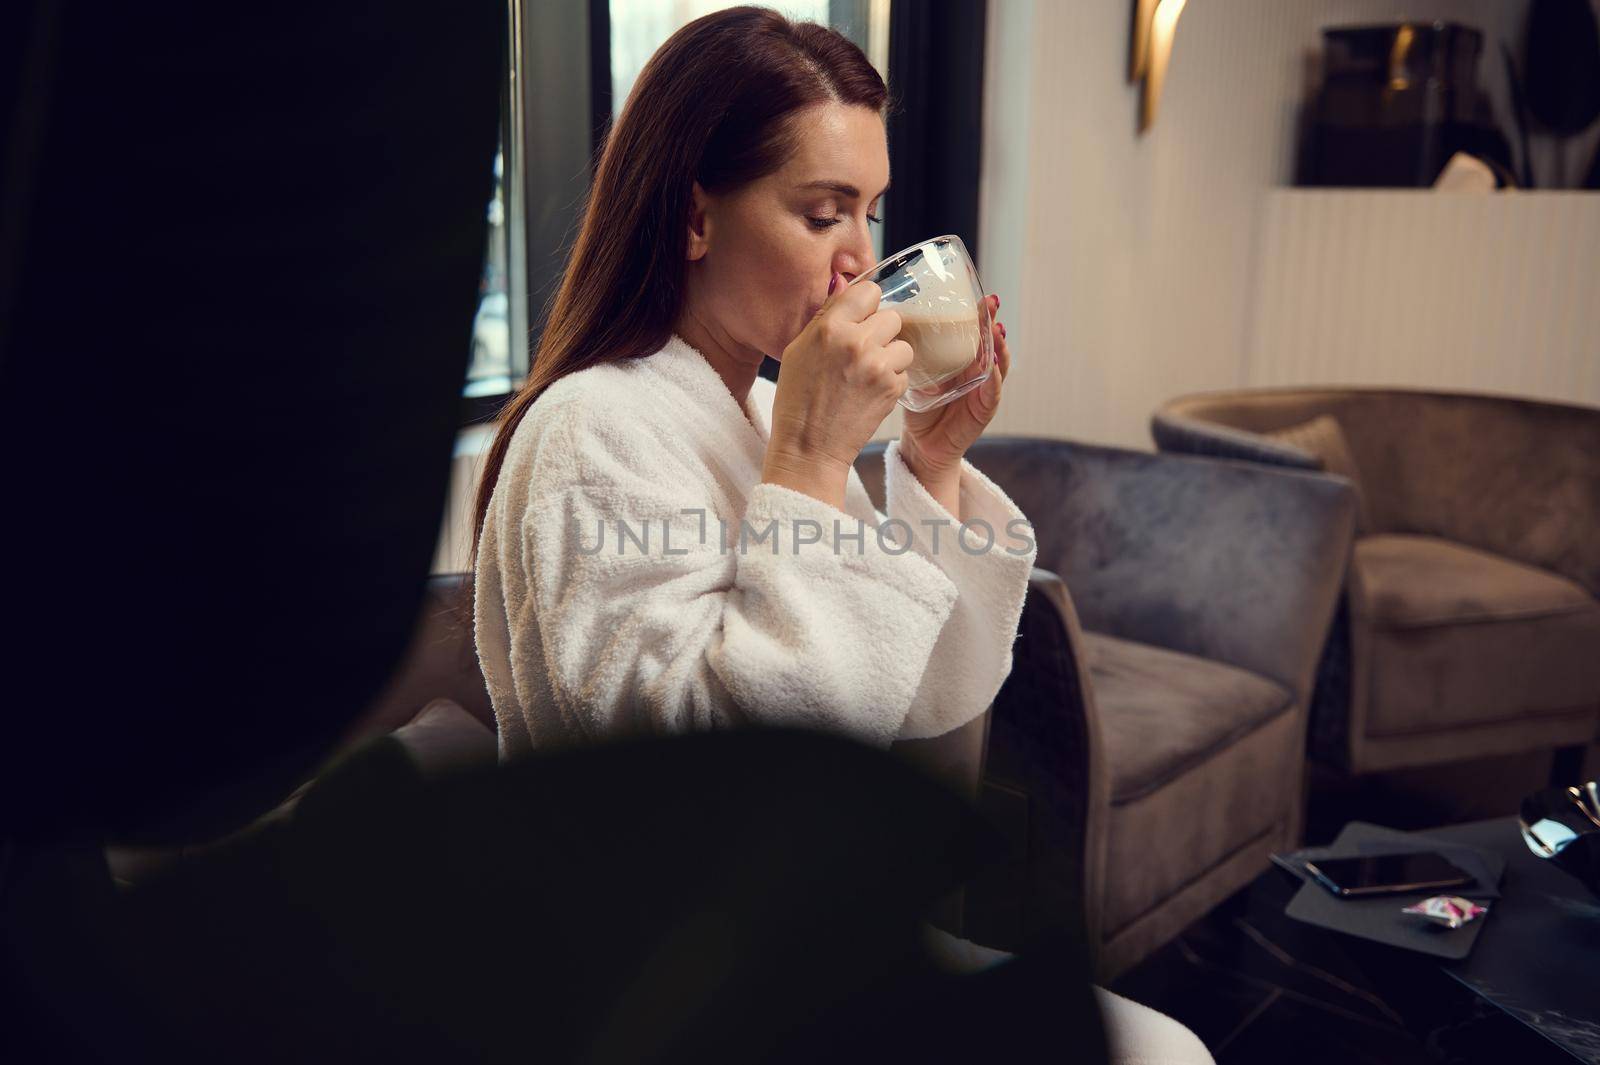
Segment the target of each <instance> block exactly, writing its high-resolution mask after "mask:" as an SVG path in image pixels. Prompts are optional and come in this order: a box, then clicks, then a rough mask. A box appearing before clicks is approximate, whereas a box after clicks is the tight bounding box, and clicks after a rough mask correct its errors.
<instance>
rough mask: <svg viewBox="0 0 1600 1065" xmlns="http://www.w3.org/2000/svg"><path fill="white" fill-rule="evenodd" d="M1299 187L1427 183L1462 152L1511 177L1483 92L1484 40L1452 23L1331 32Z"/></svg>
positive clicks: (1326, 35) (1327, 34) (1507, 157)
mask: <svg viewBox="0 0 1600 1065" xmlns="http://www.w3.org/2000/svg"><path fill="white" fill-rule="evenodd" d="M1322 38H1323V54H1322V86H1321V88H1320V90H1319V91H1318V93H1317V96H1316V98H1315V100H1314V101H1313V102H1312V104H1311V107H1310V116H1309V119H1310V121H1309V122H1308V129H1307V144H1306V152H1305V158H1304V161H1303V166H1302V173H1301V178H1300V184H1302V185H1334V186H1340V185H1343V186H1351V185H1354V186H1390V187H1426V186H1429V185H1432V184H1433V182H1434V179H1435V178H1437V177H1438V176H1439V172H1440V171H1441V170H1442V169H1444V165H1445V163H1447V162H1448V161H1449V160H1450V157H1451V156H1452V155H1454V154H1455V153H1456V152H1466V153H1467V154H1469V155H1474V156H1477V157H1478V158H1480V159H1483V160H1484V161H1485V162H1487V163H1489V164H1490V165H1491V166H1492V167H1493V168H1495V169H1496V170H1497V172H1499V173H1500V174H1503V175H1508V174H1510V173H1511V172H1512V160H1511V147H1510V144H1509V143H1508V142H1507V141H1506V138H1505V136H1504V135H1503V134H1502V133H1501V132H1500V130H1499V129H1498V128H1497V127H1496V126H1495V122H1494V114H1493V110H1492V108H1491V106H1490V103H1489V99H1488V97H1487V96H1486V95H1485V94H1484V93H1483V91H1482V90H1481V89H1480V88H1479V86H1478V81H1477V65H1478V57H1479V55H1480V54H1481V53H1482V51H1483V34H1481V33H1480V32H1478V31H1477V30H1475V29H1473V28H1471V27H1469V26H1461V25H1457V24H1455V23H1448V22H1434V23H1421V22H1402V23H1397V24H1394V25H1383V26H1353V27H1340V28H1335V29H1325V30H1323V31H1322Z"/></svg>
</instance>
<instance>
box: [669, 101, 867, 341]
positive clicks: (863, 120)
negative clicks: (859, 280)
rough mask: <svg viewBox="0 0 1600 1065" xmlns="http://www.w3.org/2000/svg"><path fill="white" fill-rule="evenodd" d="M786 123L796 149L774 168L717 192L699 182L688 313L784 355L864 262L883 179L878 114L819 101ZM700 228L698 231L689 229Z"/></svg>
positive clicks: (714, 331)
mask: <svg viewBox="0 0 1600 1065" xmlns="http://www.w3.org/2000/svg"><path fill="white" fill-rule="evenodd" d="M792 121H793V122H794V123H795V127H796V133H797V135H798V138H797V139H798V144H799V147H798V149H797V150H796V151H795V153H794V155H793V156H792V157H791V158H790V159H789V161H788V162H787V163H785V164H784V165H783V166H782V167H781V168H779V169H778V170H777V171H775V172H774V173H771V174H768V175H767V176H766V177H763V178H760V179H758V180H756V181H753V182H751V183H750V184H749V185H746V186H745V187H743V188H741V189H737V190H735V191H733V192H730V193H727V194H725V195H721V196H704V195H702V194H701V193H700V192H699V187H698V186H696V197H695V198H696V201H697V206H701V207H703V213H701V212H699V211H697V212H696V217H695V218H694V219H693V220H692V221H691V226H690V247H689V258H690V259H691V262H690V263H689V282H688V313H689V314H691V315H693V316H695V317H696V318H697V319H698V320H699V324H700V325H701V326H702V327H703V328H705V329H707V330H708V331H709V332H710V333H711V335H713V336H715V337H717V338H718V340H719V342H722V343H724V344H725V345H726V346H727V347H728V348H729V349H737V350H742V351H747V352H751V353H761V354H766V355H771V356H772V357H774V358H778V357H781V356H782V354H783V349H784V348H785V347H787V346H788V344H789V342H790V341H791V340H793V339H794V338H795V337H796V336H798V335H799V334H800V331H801V330H802V329H804V328H805V325H806V323H807V322H809V321H810V320H811V317H812V316H813V315H814V314H816V312H817V309H818V308H819V307H821V306H822V303H823V301H824V300H826V299H827V296H828V282H829V280H830V279H831V278H832V276H833V274H834V273H835V272H838V273H841V274H843V275H844V278H845V280H846V281H848V280H850V279H851V278H853V277H855V276H856V275H858V274H861V273H864V272H866V271H867V270H870V269H871V268H872V267H873V265H874V264H875V263H876V259H875V257H874V255H873V252H872V233H871V231H870V230H869V228H868V227H869V225H871V224H872V223H871V221H870V219H872V218H873V217H875V216H876V215H877V212H878V201H879V200H880V199H881V198H882V196H883V193H884V191H885V190H886V189H887V188H888V185H889V144H888V137H887V135H886V134H885V131H884V125H883V119H882V118H881V117H880V116H879V115H878V112H876V111H874V110H872V109H871V108H867V107H856V106H850V105H846V104H839V103H825V104H819V105H817V106H814V107H810V108H807V109H806V110H804V111H802V112H800V113H799V114H797V115H796V116H794V118H793V119H792ZM697 226H698V232H697V231H696V227H697Z"/></svg>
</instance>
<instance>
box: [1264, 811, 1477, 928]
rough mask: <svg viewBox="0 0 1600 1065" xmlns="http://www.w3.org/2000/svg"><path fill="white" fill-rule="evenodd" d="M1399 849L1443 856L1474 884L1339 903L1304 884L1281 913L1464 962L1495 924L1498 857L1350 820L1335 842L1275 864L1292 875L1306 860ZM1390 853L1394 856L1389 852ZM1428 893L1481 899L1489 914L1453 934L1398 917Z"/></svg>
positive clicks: (1319, 888)
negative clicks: (1487, 928) (1481, 935)
mask: <svg viewBox="0 0 1600 1065" xmlns="http://www.w3.org/2000/svg"><path fill="white" fill-rule="evenodd" d="M1395 845H1398V848H1397V849H1401V850H1431V851H1438V852H1439V853H1441V854H1444V855H1445V856H1446V857H1448V858H1449V859H1450V860H1451V861H1453V862H1455V863H1456V864H1457V865H1459V866H1461V867H1462V868H1463V869H1465V870H1466V871H1468V872H1470V873H1472V874H1474V876H1476V877H1477V878H1478V880H1477V882H1476V883H1474V884H1472V885H1469V886H1466V887H1463V888H1448V889H1444V890H1442V891H1440V892H1422V893H1418V894H1413V895H1383V896H1379V897H1377V898H1371V899H1341V898H1338V897H1337V896H1335V895H1334V894H1333V893H1332V892H1330V891H1328V890H1327V889H1326V888H1324V887H1322V886H1321V885H1320V884H1317V883H1314V882H1311V881H1309V880H1307V881H1306V883H1304V884H1303V885H1302V886H1301V888H1300V890H1299V891H1298V892H1297V893H1296V894H1295V896H1294V898H1292V899H1290V900H1289V905H1288V908H1287V909H1286V910H1285V911H1284V912H1285V913H1287V914H1288V915H1289V916H1290V917H1293V918H1294V919H1295V920H1297V921H1304V922H1306V923H1307V924H1312V925H1316V926H1318V927H1319V928H1328V929H1332V930H1333V931H1335V932H1344V933H1347V934H1349V935H1353V936H1360V937H1361V938H1362V939H1370V940H1373V941H1375V942H1378V943H1387V944H1389V945H1390V946H1395V947H1402V948H1404V949H1406V950H1414V951H1418V952H1420V953H1423V954H1431V955H1433V956H1435V957H1438V958H1465V957H1466V956H1467V955H1468V954H1469V953H1471V951H1472V945H1473V943H1475V942H1477V939H1478V934H1479V933H1480V932H1482V931H1483V928H1484V925H1485V924H1486V923H1487V922H1488V921H1492V920H1494V902H1493V900H1494V899H1497V898H1498V897H1499V886H1500V877H1501V875H1502V874H1503V873H1504V872H1505V867H1506V860H1505V858H1504V857H1503V856H1501V855H1498V854H1493V853H1490V852H1487V851H1480V850H1475V849H1473V848H1470V847H1462V846H1461V845H1460V844H1452V843H1443V842H1439V841H1435V840H1431V839H1429V838H1428V837H1427V836H1421V835H1413V834H1411V833H1407V832H1396V831H1394V830H1393V829H1388V828H1383V827H1382V826H1380V825H1370V824H1367V823H1365V822H1362V821H1352V822H1351V823H1350V824H1348V825H1346V826H1345V827H1344V831H1342V832H1340V833H1339V838H1338V839H1336V840H1334V842H1333V844H1332V845H1331V846H1328V847H1320V848H1316V849H1315V850H1314V851H1298V852H1296V853H1295V854H1293V855H1288V856H1285V857H1284V858H1283V859H1281V860H1279V864H1280V865H1284V866H1285V867H1286V868H1290V869H1291V871H1297V869H1296V867H1297V866H1298V868H1299V869H1303V867H1304V862H1305V860H1307V859H1312V860H1314V859H1315V858H1317V857H1347V856H1348V857H1355V856H1361V855H1371V854H1377V853H1383V849H1381V848H1385V847H1388V846H1395ZM1390 853H1394V852H1393V851H1390ZM1430 894H1449V895H1462V896H1465V897H1467V898H1475V899H1483V900H1486V901H1487V903H1488V906H1489V912H1488V913H1486V914H1484V915H1483V916H1482V917H1480V918H1478V919H1477V920H1476V921H1473V922H1472V923H1471V924H1468V925H1465V926H1464V927H1461V928H1457V929H1453V930H1452V929H1449V928H1445V927H1444V926H1443V925H1439V924H1435V923H1433V922H1431V921H1428V920H1427V919H1426V918H1423V917H1418V916H1416V915H1415V914H1409V913H1402V912H1400V911H1401V910H1403V909H1404V908H1405V907H1407V906H1410V905H1412V904H1413V903H1416V902H1419V901H1421V900H1422V899H1425V898H1427V897H1428V896H1429V895H1430Z"/></svg>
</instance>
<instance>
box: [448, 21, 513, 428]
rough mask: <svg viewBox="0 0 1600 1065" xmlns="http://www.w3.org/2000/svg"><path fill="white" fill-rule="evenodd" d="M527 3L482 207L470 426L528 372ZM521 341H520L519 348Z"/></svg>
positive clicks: (508, 60)
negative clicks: (523, 85) (520, 86)
mask: <svg viewBox="0 0 1600 1065" xmlns="http://www.w3.org/2000/svg"><path fill="white" fill-rule="evenodd" d="M521 8H522V0H508V2H507V4H506V17H507V19H508V20H509V28H510V32H509V33H508V34H507V39H508V45H509V46H508V49H507V53H506V55H505V56H504V58H503V63H504V68H505V73H504V76H503V83H504V88H503V90H502V95H501V102H500V149H499V151H497V152H496V153H495V157H494V191H493V193H492V195H491V196H490V198H489V202H488V203H487V204H486V205H485V207H484V225H485V226H486V227H488V231H489V234H488V241H487V242H486V246H485V248H484V256H483V276H482V278H481V280H480V281H479V283H478V312H477V314H476V316H475V317H474V318H473V322H472V359H471V362H469V363H468V365H467V379H466V384H465V386H464V387H463V389H462V395H463V396H464V398H465V399H466V400H468V401H469V403H468V407H467V410H468V416H467V420H468V421H479V420H483V419H484V418H487V417H489V416H491V415H492V414H493V412H494V410H495V409H496V408H497V407H498V405H499V403H500V402H502V401H503V400H504V398H505V397H506V396H507V395H508V394H509V393H511V392H513V391H515V390H516V388H517V386H518V385H519V384H520V383H521V382H522V379H523V378H524V377H526V376H527V373H528V355H529V352H528V345H527V344H526V342H525V340H526V338H527V336H528V310H527V291H528V286H527V279H526V268H525V265H524V264H525V257H524V255H523V245H524V236H523V233H522V218H523V208H522V204H523V195H524V192H523V183H522V178H521V175H522V174H523V170H524V164H523V157H522V101H521V99H520V97H519V94H518V93H517V92H516V91H515V87H516V85H517V83H518V79H519V75H520V73H521V69H520V68H521V61H520V60H521V47H520V43H519V42H520V36H519V35H520V23H521ZM518 338H521V340H522V341H523V342H518Z"/></svg>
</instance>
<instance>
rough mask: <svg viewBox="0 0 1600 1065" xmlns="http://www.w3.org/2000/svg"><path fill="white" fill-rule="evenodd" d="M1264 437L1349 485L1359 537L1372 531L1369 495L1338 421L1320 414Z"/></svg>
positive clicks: (1348, 442)
mask: <svg viewBox="0 0 1600 1065" xmlns="http://www.w3.org/2000/svg"><path fill="white" fill-rule="evenodd" d="M1262 435H1264V436H1266V437H1267V438H1268V439H1271V440H1276V441H1277V442H1278V443H1280V444H1287V445H1289V446H1290V447H1294V448H1299V449H1300V450H1301V451H1304V452H1305V453H1306V454H1308V455H1310V456H1311V457H1312V458H1314V459H1316V460H1317V462H1318V463H1320V464H1321V466H1322V469H1324V470H1325V471H1327V472H1328V473H1332V474H1335V475H1337V476H1339V477H1343V478H1344V479H1345V480H1347V481H1349V482H1350V484H1351V486H1352V487H1353V488H1354V489H1355V493H1356V535H1358V536H1359V535H1363V534H1365V533H1366V532H1368V531H1369V530H1371V528H1372V519H1371V517H1370V516H1369V515H1368V513H1367V500H1366V494H1365V493H1364V492H1363V490H1362V487H1361V471H1360V470H1359V469H1358V468H1357V467H1356V460H1355V456H1354V455H1352V454H1351V453H1350V441H1349V440H1347V439H1345V435H1344V430H1343V429H1341V428H1340V427H1339V422H1338V420H1337V419H1335V418H1334V417H1333V416H1332V415H1331V414H1319V415H1317V416H1316V417H1315V418H1312V419H1311V420H1310V421H1304V422H1301V423H1300V424H1298V425H1291V426H1289V427H1288V428H1287V429H1278V430H1275V431H1273V432H1270V433H1264V434H1262Z"/></svg>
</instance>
